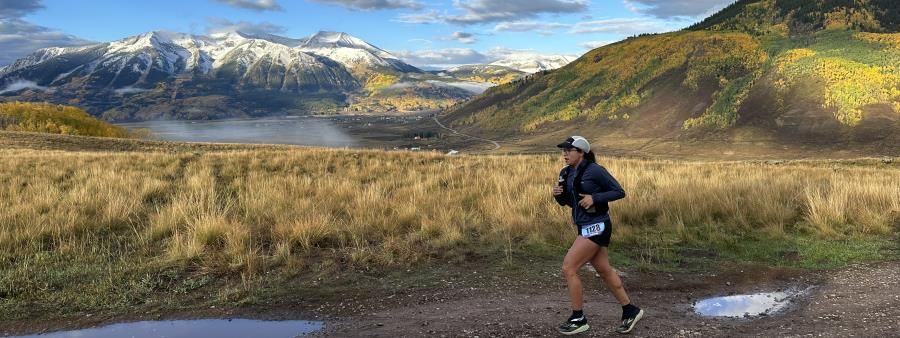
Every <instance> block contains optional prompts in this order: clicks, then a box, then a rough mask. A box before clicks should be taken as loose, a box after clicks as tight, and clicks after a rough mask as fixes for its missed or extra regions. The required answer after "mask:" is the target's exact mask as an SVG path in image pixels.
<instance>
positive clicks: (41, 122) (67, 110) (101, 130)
mask: <svg viewBox="0 0 900 338" xmlns="http://www.w3.org/2000/svg"><path fill="white" fill-rule="evenodd" d="M0 130H12V131H32V132H42V133H52V134H65V135H81V136H100V137H128V136H129V134H128V131H126V130H125V129H122V128H119V127H116V126H114V125H111V124H109V123H106V122H104V121H100V120H98V119H96V118H94V117H93V116H91V115H89V114H88V113H87V112H85V111H83V110H81V109H79V108H75V107H70V106H63V105H56V104H48V103H27V102H5V103H0Z"/></svg>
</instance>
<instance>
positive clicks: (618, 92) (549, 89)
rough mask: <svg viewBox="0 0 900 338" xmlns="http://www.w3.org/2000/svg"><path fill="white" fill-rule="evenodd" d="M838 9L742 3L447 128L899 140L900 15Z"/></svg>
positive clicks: (501, 92) (521, 88)
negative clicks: (749, 132) (746, 131)
mask: <svg viewBox="0 0 900 338" xmlns="http://www.w3.org/2000/svg"><path fill="white" fill-rule="evenodd" d="M838 2H839V1H824V2H823V1H819V2H808V3H820V5H821V6H819V5H817V6H818V7H817V6H813V7H809V6H800V5H797V4H795V2H789V1H775V0H756V1H740V2H738V3H737V4H735V5H733V6H731V7H729V8H727V9H725V10H724V11H723V12H722V13H719V14H717V15H715V16H713V17H711V18H710V19H707V20H706V21H704V22H702V23H700V24H698V25H696V26H694V27H692V29H693V30H685V31H679V32H673V33H666V34H657V35H646V36H640V37H633V38H629V39H626V40H624V41H621V42H619V43H615V44H612V45H607V46H604V47H601V48H598V49H595V50H593V51H590V52H588V53H587V54H585V55H584V56H582V57H581V58H579V59H578V60H577V61H575V62H573V63H571V64H569V65H568V66H566V67H563V68H561V69H558V70H555V71H552V72H545V73H540V74H536V75H535V76H533V77H529V78H526V79H523V80H519V81H515V82H513V83H511V84H508V85H503V86H498V87H496V88H492V89H491V90H488V91H487V92H486V93H485V94H484V95H482V96H480V97H477V98H475V99H473V100H471V101H469V103H467V104H465V105H460V106H456V107H454V108H453V109H451V110H450V111H449V112H448V115H447V118H448V119H449V120H451V121H453V122H454V124H455V125H456V126H458V127H465V126H470V127H476V128H479V129H486V130H493V131H499V132H501V133H505V134H507V135H514V134H517V133H521V132H525V133H526V137H527V135H539V134H542V133H546V132H547V131H549V130H558V129H564V128H567V127H570V126H575V125H579V126H583V127H592V128H582V129H588V130H587V131H585V132H584V133H587V134H590V133H591V131H590V130H591V129H594V130H599V129H602V130H603V132H602V133H604V134H608V133H610V132H612V131H616V132H621V133H623V134H624V135H631V136H634V135H642V136H646V137H671V138H678V137H680V136H691V137H692V138H693V137H698V135H699V137H700V138H705V137H706V136H704V135H707V136H708V135H711V134H716V135H717V134H720V133H717V132H718V131H731V130H737V129H741V128H754V129H753V130H754V132H763V133H767V135H768V136H766V137H771V136H773V135H776V136H783V137H786V138H788V139H791V138H793V139H810V138H811V139H829V140H837V141H840V142H844V141H847V140H850V139H853V140H857V139H858V138H860V137H862V136H861V135H868V136H871V138H872V139H884V138H885V137H891V135H897V133H900V42H898V40H900V34H898V33H888V32H891V31H896V28H897V27H896V25H895V24H894V22H895V21H893V20H895V19H894V15H895V13H897V11H898V10H900V8H898V6H900V5H898V3H895V2H890V3H882V2H879V1H871V2H870V1H856V2H859V3H860V4H862V3H864V4H865V6H862V5H860V6H862V7H859V8H863V9H866V10H865V11H864V10H862V9H853V8H856V7H851V9H848V8H847V7H841V6H838V5H837V3H838ZM856 2H854V1H849V2H848V1H840V3H856ZM826 5H827V6H826ZM809 11H813V12H809ZM819 11H824V12H819ZM815 13H819V14H821V15H818V14H815ZM835 13H837V14H835ZM867 13H868V14H867ZM845 14H846V15H845ZM841 15H845V16H841ZM809 18H812V19H809ZM822 18H824V19H822ZM820 19H821V20H820ZM817 20H818V21H817ZM808 21H809V22H814V23H815V24H810V25H811V26H809V27H811V28H809V29H807V30H802V29H799V28H797V27H800V26H802V25H801V24H800V23H805V22H808ZM804 27H806V26H804ZM854 29H855V30H854ZM861 30H866V31H868V32H863V31H861ZM528 132H534V133H532V134H528ZM600 133H601V132H597V133H596V134H600Z"/></svg>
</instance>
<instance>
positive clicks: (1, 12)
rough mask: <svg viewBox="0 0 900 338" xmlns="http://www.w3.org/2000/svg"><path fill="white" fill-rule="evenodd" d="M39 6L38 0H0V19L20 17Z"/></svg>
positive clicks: (41, 6)
mask: <svg viewBox="0 0 900 338" xmlns="http://www.w3.org/2000/svg"><path fill="white" fill-rule="evenodd" d="M41 8H44V6H43V5H41V1H40V0H0V19H6V18H21V17H23V16H25V15H27V14H29V13H31V12H34V11H37V10H39V9H41Z"/></svg>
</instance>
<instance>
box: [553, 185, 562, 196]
mask: <svg viewBox="0 0 900 338" xmlns="http://www.w3.org/2000/svg"><path fill="white" fill-rule="evenodd" d="M552 191H553V196H559V195H562V193H563V188H562V186H560V185H556V186H553V190H552Z"/></svg>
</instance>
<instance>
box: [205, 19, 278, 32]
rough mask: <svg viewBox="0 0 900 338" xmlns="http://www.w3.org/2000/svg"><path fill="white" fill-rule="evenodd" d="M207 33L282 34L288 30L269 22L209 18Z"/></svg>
mask: <svg viewBox="0 0 900 338" xmlns="http://www.w3.org/2000/svg"><path fill="white" fill-rule="evenodd" d="M206 31H207V33H210V34H212V33H228V32H243V33H248V34H282V33H284V32H286V31H287V28H285V27H284V26H279V25H276V24H273V23H269V22H247V21H231V20H228V19H224V18H209V19H208V20H207V28H206Z"/></svg>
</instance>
